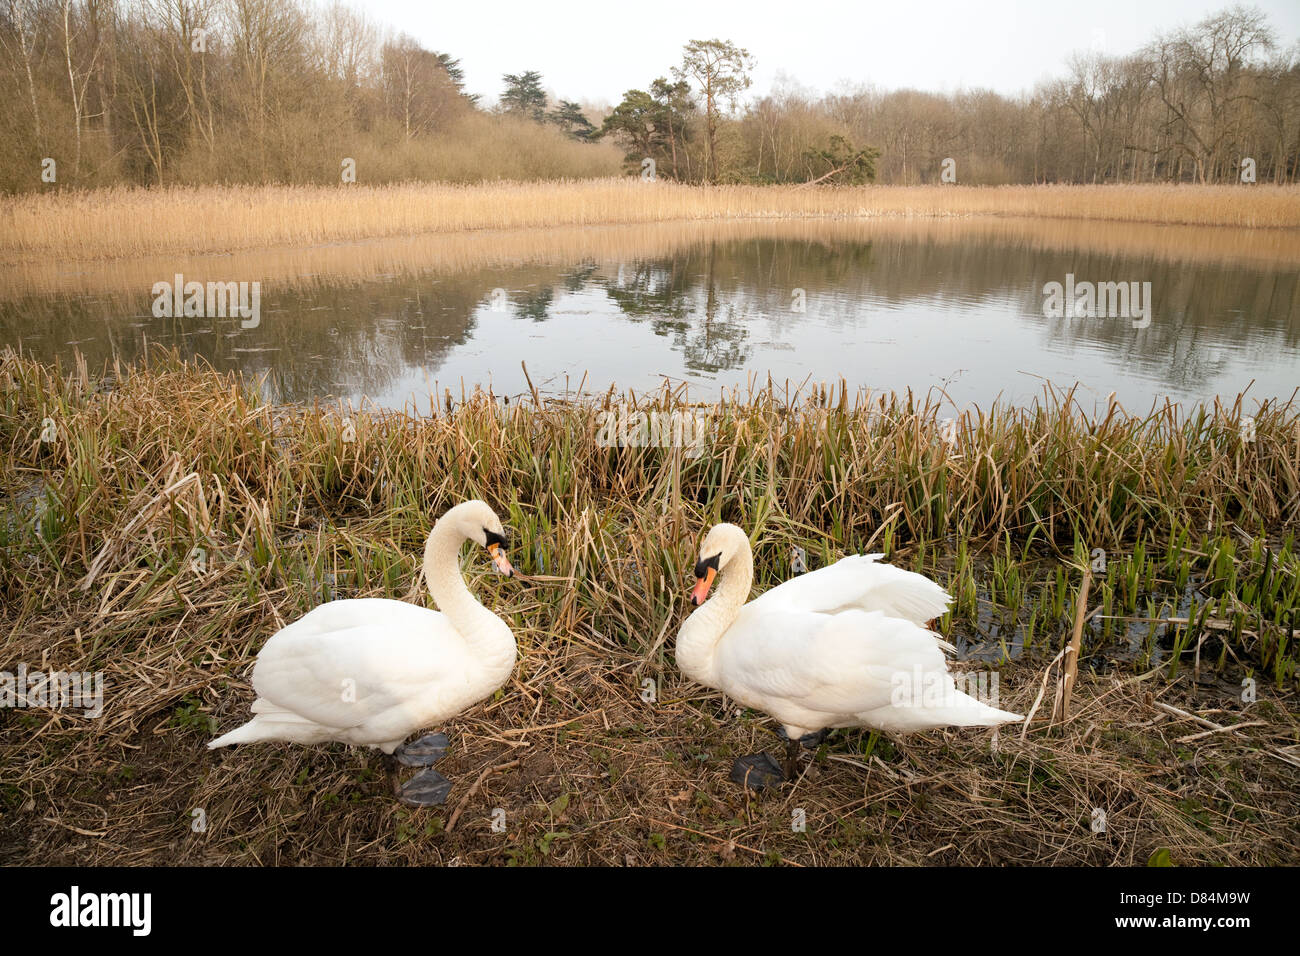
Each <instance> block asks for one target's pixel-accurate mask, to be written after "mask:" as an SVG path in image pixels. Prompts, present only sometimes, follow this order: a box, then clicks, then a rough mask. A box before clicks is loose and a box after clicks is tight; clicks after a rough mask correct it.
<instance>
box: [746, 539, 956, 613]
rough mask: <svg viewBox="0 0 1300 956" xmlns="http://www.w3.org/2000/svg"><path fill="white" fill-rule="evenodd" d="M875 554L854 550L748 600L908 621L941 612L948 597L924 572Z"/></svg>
mask: <svg viewBox="0 0 1300 956" xmlns="http://www.w3.org/2000/svg"><path fill="white" fill-rule="evenodd" d="M881 557H882V555H879V554H855V555H850V556H849V557H847V558H843V559H841V560H839V561H836V562H835V563H834V564H831V565H827V566H826V567H824V568H819V569H818V570H816V571H810V572H808V573H807V574H801V575H799V576H798V577H795V578H791V579H790V580H789V581H786V582H784V583H783V584H779V585H777V586H776V587H774V588H772V589H771V590H769V591H766V592H764V593H763V594H762V595H760V596H759V597H757V598H755V599H754V600H753V601H751V602H750V604H751V605H754V606H758V607H762V608H765V609H771V610H775V609H776V608H777V607H779V606H784V607H786V608H790V609H794V610H803V611H815V612H820V613H823V614H834V613H836V612H838V611H844V610H859V611H880V612H882V613H884V614H886V615H888V616H889V617H896V618H902V619H903V620H905V621H911V622H912V623H913V624H925V623H926V622H927V621H930V620H933V619H934V618H936V617H942V616H943V614H944V613H945V612H946V611H947V610H948V605H949V604H950V603H952V599H951V598H950V597H949V596H948V592H947V591H945V590H944V589H943V588H942V587H940V586H939V585H938V584H936V583H935V582H933V581H931V580H930V579H929V578H927V577H925V576H924V575H921V574H917V573H915V572H913V571H906V570H904V569H903V568H896V567H894V566H893V565H892V564H885V563H883V562H882V561H881V560H880V558H881Z"/></svg>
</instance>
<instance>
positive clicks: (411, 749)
mask: <svg viewBox="0 0 1300 956" xmlns="http://www.w3.org/2000/svg"><path fill="white" fill-rule="evenodd" d="M450 746H451V741H450V740H448V739H447V735H446V734H425V735H424V736H423V737H421V738H419V739H418V740H412V741H411V742H410V743H409V744H402V745H401V746H400V747H398V748H397V749H396V750H394V751H393V756H394V757H395V758H397V762H398V763H400V764H403V765H404V766H407V767H432V766H433V765H434V764H435V763H437V762H438V760H439V759H441V757H442V755H443V754H445V753H446V752H447V748H448V747H450Z"/></svg>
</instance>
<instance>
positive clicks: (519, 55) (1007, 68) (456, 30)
mask: <svg viewBox="0 0 1300 956" xmlns="http://www.w3.org/2000/svg"><path fill="white" fill-rule="evenodd" d="M353 3H354V5H355V6H358V7H360V8H361V9H362V10H364V11H365V12H366V14H367V15H368V16H370V17H371V18H372V19H374V20H375V21H376V22H377V23H379V24H380V25H381V26H388V27H391V28H393V29H395V30H397V31H401V32H405V33H409V34H411V35H412V36H414V37H415V38H416V39H417V40H419V41H420V42H421V43H422V44H423V45H424V46H426V47H428V48H430V49H434V50H438V51H440V52H445V53H450V54H451V55H452V56H455V57H459V58H460V60H461V65H462V68H463V69H464V70H465V76H466V84H467V86H468V88H469V91H470V92H472V93H479V94H480V95H482V97H483V100H484V102H485V103H490V102H493V101H495V100H496V98H497V97H498V96H499V95H500V92H501V87H502V84H501V75H502V74H503V73H522V72H524V71H525V70H537V71H538V72H540V73H541V74H542V78H543V83H544V85H545V87H546V88H547V89H548V90H550V91H552V92H554V93H556V94H558V95H560V96H563V97H564V98H565V99H570V100H581V101H590V102H602V101H603V102H607V103H609V104H611V105H612V104H614V103H617V102H618V101H619V100H620V99H622V94H623V92H624V91H625V90H628V89H631V88H633V87H639V88H642V89H644V88H646V87H647V86H648V85H649V83H650V81H651V80H653V79H654V78H655V77H656V76H660V75H667V74H668V70H669V67H671V66H672V65H673V64H675V63H677V62H678V61H679V59H680V55H681V48H682V45H683V44H684V43H686V41H687V40H691V39H712V38H714V37H717V38H719V39H724V40H732V41H734V42H735V43H737V44H738V45H740V46H743V47H745V48H747V49H748V50H749V52H750V53H751V54H752V55H753V56H754V58H755V60H756V66H755V71H754V88H753V90H752V91H751V92H753V91H757V92H760V93H763V92H766V91H767V90H768V89H769V88H770V87H771V86H772V84H773V81H774V80H775V79H776V78H777V77H778V75H780V74H784V75H785V76H787V77H789V78H791V79H794V80H796V81H798V82H799V83H800V84H801V85H803V86H806V87H811V88H813V89H814V90H817V91H820V92H825V91H829V90H833V89H835V88H836V86H837V85H838V84H840V83H841V82H847V83H848V84H850V85H857V84H860V83H867V84H872V85H875V86H877V87H879V88H881V89H899V88H904V87H913V88H917V89H924V90H931V91H937V92H945V91H952V90H957V89H963V88H967V89H969V88H976V87H986V88H992V89H995V90H998V91H999V92H1003V93H1018V92H1020V91H1022V90H1028V89H1030V88H1032V87H1033V85H1034V84H1035V83H1036V82H1037V81H1038V80H1041V79H1046V78H1049V77H1052V76H1059V75H1061V74H1062V72H1063V69H1062V65H1063V63H1064V60H1065V58H1066V55H1067V54H1068V53H1069V52H1070V51H1072V50H1076V49H1090V48H1093V47H1099V48H1101V49H1104V50H1106V51H1107V52H1110V53H1116V54H1122V53H1128V52H1131V51H1133V50H1135V49H1137V48H1138V47H1139V46H1141V45H1142V44H1144V43H1145V42H1147V41H1148V40H1149V39H1150V38H1151V37H1152V36H1154V35H1155V34H1156V33H1161V32H1167V31H1169V30H1170V29H1172V28H1174V27H1176V26H1180V25H1183V24H1191V23H1194V22H1196V21H1197V20H1200V19H1201V18H1202V17H1204V16H1205V15H1206V14H1207V13H1212V12H1216V11H1218V10H1221V9H1223V8H1225V7H1227V6H1230V5H1231V0H1075V2H1069V0H1066V2H1062V0H1038V2H1023V3H1015V2H1008V0H993V2H983V3H979V2H969V0H968V2H951V0H892V2H881V0H823V2H803V3H791V2H790V0H743V2H737V0H557V2H550V0H486V2H484V0H480V2H478V3H474V2H466V0H431V2H429V0H426V2H420V0H353ZM1255 5H1257V6H1258V7H1260V9H1262V10H1263V11H1264V12H1265V13H1266V14H1267V16H1268V18H1269V22H1270V24H1271V25H1272V27H1273V29H1274V30H1275V31H1277V33H1278V36H1279V40H1280V44H1281V45H1282V46H1290V45H1291V44H1294V43H1296V42H1297V38H1300V2H1296V0H1257V3H1256V4H1255Z"/></svg>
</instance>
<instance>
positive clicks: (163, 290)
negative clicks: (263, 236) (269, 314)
mask: <svg viewBox="0 0 1300 956" xmlns="http://www.w3.org/2000/svg"><path fill="white" fill-rule="evenodd" d="M151 291H152V292H153V296H154V299H153V314H154V318H158V319H170V318H176V319H178V318H182V317H189V318H207V319H224V318H226V317H227V316H230V317H232V318H233V317H235V316H238V317H239V318H240V319H242V320H243V321H241V322H240V323H239V325H240V327H241V328H245V329H255V328H257V327H258V325H260V324H261V321H262V283H260V282H208V283H206V284H204V283H202V282H186V281H185V277H184V276H183V275H181V274H180V273H179V272H178V273H177V274H176V278H175V280H174V281H172V282H168V281H167V280H166V279H164V280H162V281H161V282H155V283H154V284H153V289H152V290H151Z"/></svg>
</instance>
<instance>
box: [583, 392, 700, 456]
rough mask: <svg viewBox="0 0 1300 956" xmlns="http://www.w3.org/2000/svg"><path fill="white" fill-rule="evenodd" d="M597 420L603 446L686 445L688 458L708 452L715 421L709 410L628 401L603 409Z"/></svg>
mask: <svg viewBox="0 0 1300 956" xmlns="http://www.w3.org/2000/svg"><path fill="white" fill-rule="evenodd" d="M596 420H597V422H599V424H600V430H599V431H598V432H597V433H596V444H597V445H599V446H600V447H601V448H615V447H617V448H684V449H685V450H686V455H687V457H688V458H698V457H699V456H700V455H701V454H703V453H704V443H705V442H706V441H707V440H708V437H709V430H710V428H711V427H712V424H713V422H712V419H711V418H710V416H709V415H708V414H707V413H706V412H691V411H684V410H681V409H673V410H671V411H658V410H651V411H648V412H643V411H640V410H638V409H635V408H631V407H629V406H627V405H619V406H617V407H615V408H614V409H612V410H605V411H601V412H599V413H598V414H597V416H596Z"/></svg>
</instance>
